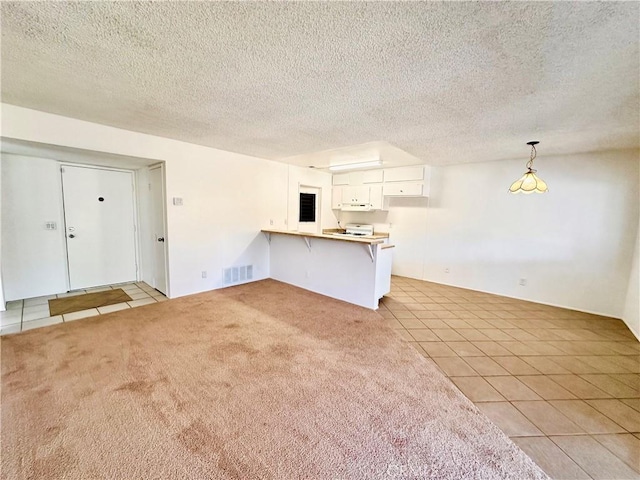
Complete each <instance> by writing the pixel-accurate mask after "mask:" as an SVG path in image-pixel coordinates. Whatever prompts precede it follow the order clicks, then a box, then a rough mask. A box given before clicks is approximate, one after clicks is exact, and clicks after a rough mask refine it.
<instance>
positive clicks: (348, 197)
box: [341, 185, 370, 204]
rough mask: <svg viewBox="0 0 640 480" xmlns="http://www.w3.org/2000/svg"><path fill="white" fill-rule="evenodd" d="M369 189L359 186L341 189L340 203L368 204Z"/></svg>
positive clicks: (365, 186)
mask: <svg viewBox="0 0 640 480" xmlns="http://www.w3.org/2000/svg"><path fill="white" fill-rule="evenodd" d="M369 189H370V187H369V186H367V185H359V186H357V187H353V186H345V187H342V196H341V198H342V203H343V204H345V203H362V204H365V203H369V200H370V191H369Z"/></svg>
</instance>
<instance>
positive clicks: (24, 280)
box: [1, 154, 67, 301]
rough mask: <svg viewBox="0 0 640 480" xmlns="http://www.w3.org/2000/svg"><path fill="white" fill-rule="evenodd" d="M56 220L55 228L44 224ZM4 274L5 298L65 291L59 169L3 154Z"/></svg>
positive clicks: (49, 162)
mask: <svg viewBox="0 0 640 480" xmlns="http://www.w3.org/2000/svg"><path fill="white" fill-rule="evenodd" d="M48 221H54V222H56V225H57V229H56V230H46V229H45V223H46V222H48ZM1 241H2V275H3V280H4V281H3V284H4V296H5V300H7V301H10V300H17V299H21V298H29V297H37V296H41V295H49V294H53V293H60V292H64V291H66V290H67V275H66V250H65V244H64V241H65V240H64V219H63V214H62V193H61V180H60V167H59V165H58V163H57V162H55V161H52V160H48V159H42V158H32V157H22V156H18V155H8V154H2V240H1Z"/></svg>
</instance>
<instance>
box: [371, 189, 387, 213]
mask: <svg viewBox="0 0 640 480" xmlns="http://www.w3.org/2000/svg"><path fill="white" fill-rule="evenodd" d="M382 188H383V187H382V185H371V186H370V187H369V203H370V204H371V210H388V208H387V205H385V202H384V197H383V196H382Z"/></svg>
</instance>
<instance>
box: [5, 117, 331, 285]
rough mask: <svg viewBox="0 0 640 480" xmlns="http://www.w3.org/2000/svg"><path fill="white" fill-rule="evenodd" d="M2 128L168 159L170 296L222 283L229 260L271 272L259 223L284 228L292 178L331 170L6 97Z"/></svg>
mask: <svg viewBox="0 0 640 480" xmlns="http://www.w3.org/2000/svg"><path fill="white" fill-rule="evenodd" d="M1 133H2V136H4V137H7V138H13V139H18V140H26V141H31V142H39V143H44V144H52V145H61V146H65V147H71V148H80V149H85V150H90V151H97V152H107V153H115V154H119V155H127V156H131V157H140V158H148V159H153V160H158V161H165V167H166V171H165V175H166V191H167V247H168V258H169V282H170V296H171V297H179V296H182V295H187V294H191V293H197V292H200V291H205V290H210V289H213V288H217V287H221V286H222V270H223V268H226V267H229V266H234V265H244V264H253V265H254V278H256V279H259V278H266V277H268V276H269V256H268V244H267V242H266V239H265V237H264V235H262V234H261V233H260V229H261V228H269V227H271V228H276V229H286V228H287V218H288V215H289V211H288V210H289V208H290V207H289V195H288V187H289V183H290V182H291V181H293V180H292V179H295V178H300V179H301V180H300V181H303V180H304V179H309V178H311V179H312V180H314V181H316V180H319V179H320V178H323V179H324V178H328V177H329V176H328V175H326V174H322V173H321V172H313V173H309V174H308V175H311V177H308V176H307V173H306V172H298V170H300V169H297V167H292V169H291V175H290V172H289V168H288V166H287V165H284V164H280V163H276V162H271V161H268V160H264V159H260V158H255V157H250V156H246V155H240V154H235V153H231V152H225V151H222V150H217V149H214V148H208V147H203V146H199V145H193V144H189V143H185V142H180V141H177V140H171V139H167V138H162V137H156V136H153V135H146V134H141V133H136V132H131V131H127V130H121V129H117V128H113V127H107V126H104V125H98V124H95V123H90V122H84V121H81V120H76V119H72V118H67V117H61V116H58V115H52V114H48V113H44V112H39V111H36V110H30V109H25V108H21V107H16V106H13V105H7V104H3V105H2V132H1ZM303 170H304V169H303ZM305 181H306V180H305ZM326 182H330V180H326ZM173 197H182V198H183V202H184V204H183V206H174V205H173V204H172V202H171V199H172V198H173ZM330 201H331V197H330V195H326V198H324V196H323V199H322V202H323V211H325V210H326V209H327V208H330V207H329V205H330ZM325 204H326V205H325ZM329 212H330V210H329ZM325 218H326V216H325V214H324V213H323V221H324V220H325ZM270 220H273V225H271V223H270ZM5 236H6V235H5ZM3 257H4V255H3ZM3 268H4V264H3ZM202 271H207V273H208V275H207V278H205V279H203V278H202V274H201V272H202Z"/></svg>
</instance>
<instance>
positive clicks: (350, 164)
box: [329, 159, 382, 172]
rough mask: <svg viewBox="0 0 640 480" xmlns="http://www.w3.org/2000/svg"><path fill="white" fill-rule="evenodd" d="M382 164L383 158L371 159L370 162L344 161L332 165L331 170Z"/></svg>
mask: <svg viewBox="0 0 640 480" xmlns="http://www.w3.org/2000/svg"><path fill="white" fill-rule="evenodd" d="M380 165H382V160H379V159H378V160H371V161H369V162H358V163H344V164H342V165H331V166H330V167H329V170H331V171H334V172H337V171H340V170H353V169H356V168H368V167H378V166H380Z"/></svg>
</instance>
